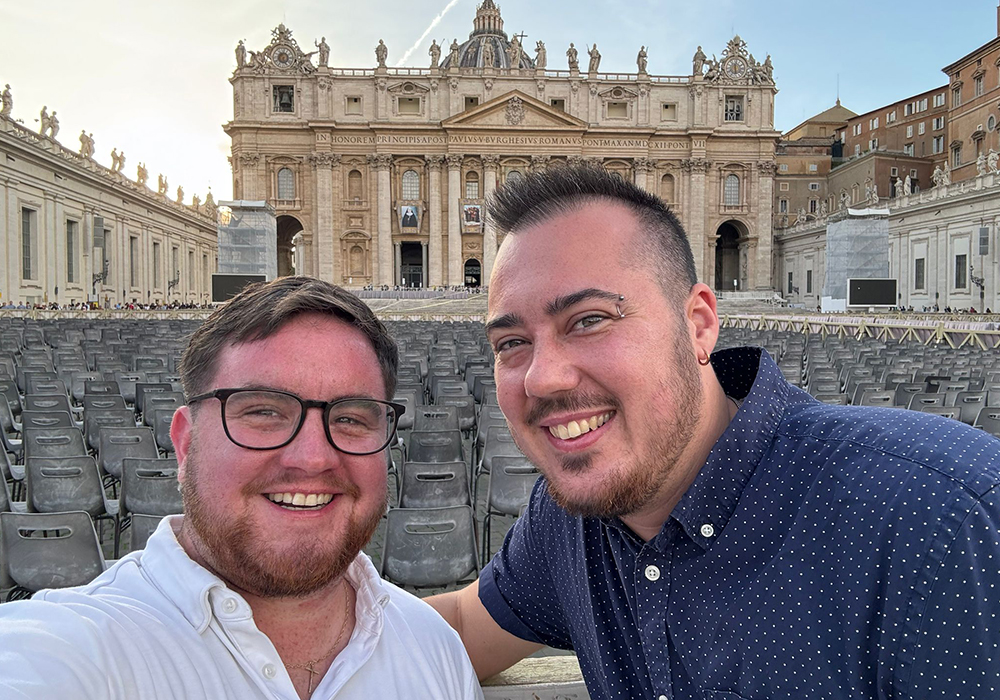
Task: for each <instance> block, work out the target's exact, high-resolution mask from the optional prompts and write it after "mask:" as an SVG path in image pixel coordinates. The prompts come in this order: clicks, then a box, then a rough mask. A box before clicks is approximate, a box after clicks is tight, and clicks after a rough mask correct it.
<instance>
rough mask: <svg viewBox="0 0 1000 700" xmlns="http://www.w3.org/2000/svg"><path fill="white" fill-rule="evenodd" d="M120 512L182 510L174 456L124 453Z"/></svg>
mask: <svg viewBox="0 0 1000 700" xmlns="http://www.w3.org/2000/svg"><path fill="white" fill-rule="evenodd" d="M120 510H121V512H122V514H131V513H144V514H146V515H160V516H163V515H172V514H174V513H183V512H184V505H183V501H182V500H181V493H180V491H179V490H178V488H177V460H176V459H159V458H148V457H147V458H136V457H126V458H124V459H123V460H122V490H121V508H120Z"/></svg>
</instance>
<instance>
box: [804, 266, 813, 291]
mask: <svg viewBox="0 0 1000 700" xmlns="http://www.w3.org/2000/svg"><path fill="white" fill-rule="evenodd" d="M812 293H813V271H812V270H806V294H812Z"/></svg>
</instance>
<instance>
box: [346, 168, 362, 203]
mask: <svg viewBox="0 0 1000 700" xmlns="http://www.w3.org/2000/svg"><path fill="white" fill-rule="evenodd" d="M347 198H348V199H350V200H352V201H353V202H360V201H361V200H362V199H363V197H362V196H361V172H360V171H358V170H352V171H351V172H349V173H347Z"/></svg>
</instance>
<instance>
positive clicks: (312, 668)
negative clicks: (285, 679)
mask: <svg viewBox="0 0 1000 700" xmlns="http://www.w3.org/2000/svg"><path fill="white" fill-rule="evenodd" d="M350 619H351V611H350V608H348V610H347V611H346V614H345V615H344V624H343V625H342V626H341V627H340V633H339V634H338V635H337V641H335V642H334V643H333V646H332V647H330V649H329V650H328V651H327V652H326V653H325V654H323V656H321V657H319V658H318V659H313V660H312V661H306V662H305V663H301V664H289V663H285V668H287V669H288V670H294V669H301V670H303V671H308V672H309V689H308V690H307V691H306V692H308V693H309V694H310V695H311V694H312V691H313V681H314V680H315V678H316V676H318V675H319V671H317V670H316V664H318V663H319V662H321V661H326V660H327V659H329V658H330V657H331V656H333V653H334V652H335V651H337V647H338V646H340V642H341V640H343V638H344V633H345V632H347V622H348V621H349V620H350ZM282 663H284V662H282Z"/></svg>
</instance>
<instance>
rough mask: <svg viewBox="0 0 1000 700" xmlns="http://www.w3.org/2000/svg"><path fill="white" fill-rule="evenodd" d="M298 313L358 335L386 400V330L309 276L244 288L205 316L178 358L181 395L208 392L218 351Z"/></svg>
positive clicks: (392, 363)
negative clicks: (335, 322)
mask: <svg viewBox="0 0 1000 700" xmlns="http://www.w3.org/2000/svg"><path fill="white" fill-rule="evenodd" d="M303 313H320V314H326V315H329V316H334V317H336V318H339V319H341V320H343V321H346V322H347V323H349V324H351V325H352V326H354V327H355V328H357V329H358V330H360V331H361V332H362V333H364V334H365V337H367V338H368V340H369V341H370V342H371V344H372V348H373V349H374V350H375V356H376V357H377V358H378V363H379V366H380V367H381V369H382V380H383V382H384V384H385V393H386V397H387V398H389V399H391V398H392V396H393V394H394V393H395V391H396V370H397V369H398V367H399V354H398V351H397V349H396V343H395V341H393V339H392V337H391V336H390V335H389V331H388V330H386V327H385V325H384V324H383V323H382V322H381V321H379V320H378V318H377V317H376V316H375V314H374V313H373V312H372V310H371V309H370V308H368V306H367V305H366V304H365V303H364V302H362V301H361V300H360V299H358V298H357V297H356V296H354V295H353V294H351V293H350V292H348V291H347V290H345V289H343V288H342V287H337V286H335V285H332V284H330V283H329V282H324V281H322V280H318V279H314V278H312V277H279V278H278V279H276V280H274V281H272V282H258V283H256V284H251V285H248V286H247V287H246V288H245V289H244V290H243V291H242V292H240V293H239V294H238V295H236V296H235V297H233V298H232V299H231V300H229V301H228V302H226V303H225V304H224V305H223V306H222V307H220V308H219V309H218V310H217V311H216V312H215V313H213V314H212V315H211V316H209V317H208V319H207V320H206V321H205V323H204V324H202V326H201V327H200V328H199V329H198V330H197V331H195V332H194V334H193V335H192V336H191V339H190V341H189V342H188V346H187V349H186V350H185V351H184V356H183V358H182V359H181V368H180V375H181V383H182V384H183V386H184V393H185V394H186V395H187V396H188V397H191V396H196V395H198V394H201V393H203V392H205V391H206V390H207V389H208V385H209V383H210V382H211V381H212V378H213V377H214V376H215V371H216V363H217V362H218V357H219V352H220V351H221V350H222V348H223V347H225V346H226V345H238V344H240V343H246V342H253V341H255V340H263V339H264V338H267V337H269V336H271V335H274V334H275V333H277V332H278V330H279V329H280V328H281V327H282V326H284V325H285V324H286V323H288V322H289V321H290V320H291V319H292V318H293V317H294V316H297V315H298V314H303Z"/></svg>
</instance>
